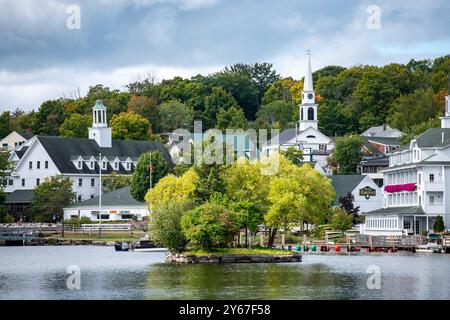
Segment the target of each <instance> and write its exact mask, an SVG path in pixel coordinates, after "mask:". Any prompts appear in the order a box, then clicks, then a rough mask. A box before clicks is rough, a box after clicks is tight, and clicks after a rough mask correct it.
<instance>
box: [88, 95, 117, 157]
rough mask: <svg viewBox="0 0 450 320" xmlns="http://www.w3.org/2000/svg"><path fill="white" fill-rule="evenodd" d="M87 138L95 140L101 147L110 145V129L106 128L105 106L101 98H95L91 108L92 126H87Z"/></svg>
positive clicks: (109, 146)
mask: <svg viewBox="0 0 450 320" xmlns="http://www.w3.org/2000/svg"><path fill="white" fill-rule="evenodd" d="M89 139H93V140H95V141H96V142H97V144H98V145H99V147H101V148H111V146H112V131H111V128H108V120H107V116H106V107H105V105H104V104H103V101H102V100H97V101H96V102H95V106H94V107H93V108H92V128H89Z"/></svg>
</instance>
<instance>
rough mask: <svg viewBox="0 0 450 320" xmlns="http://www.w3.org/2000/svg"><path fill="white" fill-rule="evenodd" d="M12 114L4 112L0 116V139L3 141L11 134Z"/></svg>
mask: <svg viewBox="0 0 450 320" xmlns="http://www.w3.org/2000/svg"><path fill="white" fill-rule="evenodd" d="M10 121H11V112H9V111H3V112H2V114H1V115H0V139H3V138H4V137H6V136H7V135H8V134H10V132H11V128H10Z"/></svg>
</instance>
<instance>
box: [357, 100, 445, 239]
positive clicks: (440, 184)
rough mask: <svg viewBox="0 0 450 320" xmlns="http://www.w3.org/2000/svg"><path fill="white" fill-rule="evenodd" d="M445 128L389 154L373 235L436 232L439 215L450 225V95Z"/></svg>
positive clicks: (372, 216) (369, 230)
mask: <svg viewBox="0 0 450 320" xmlns="http://www.w3.org/2000/svg"><path fill="white" fill-rule="evenodd" d="M445 101H446V103H445V116H444V117H442V118H441V128H433V129H428V130H427V131H425V132H424V133H423V134H421V135H420V136H418V137H417V138H416V139H414V140H412V141H411V143H410V144H409V145H408V146H406V147H405V148H403V149H400V150H398V151H396V152H394V153H391V154H390V155H389V167H388V168H386V169H385V170H383V171H382V173H383V175H384V185H385V186H384V192H383V196H384V199H383V208H382V209H380V210H375V211H372V212H369V213H368V214H367V216H366V223H365V231H364V233H366V234H372V235H402V234H420V233H421V232H422V230H426V231H432V229H433V225H434V222H435V220H436V217H437V216H438V215H440V216H442V217H443V218H444V224H445V226H446V228H448V227H449V226H450V97H449V96H447V97H446V98H445Z"/></svg>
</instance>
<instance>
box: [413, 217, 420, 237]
mask: <svg viewBox="0 0 450 320" xmlns="http://www.w3.org/2000/svg"><path fill="white" fill-rule="evenodd" d="M414 233H415V234H419V233H420V221H419V220H416V228H415V230H414Z"/></svg>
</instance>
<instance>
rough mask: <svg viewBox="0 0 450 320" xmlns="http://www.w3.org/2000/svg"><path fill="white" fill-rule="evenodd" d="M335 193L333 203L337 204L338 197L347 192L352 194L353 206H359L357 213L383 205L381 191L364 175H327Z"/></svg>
mask: <svg viewBox="0 0 450 320" xmlns="http://www.w3.org/2000/svg"><path fill="white" fill-rule="evenodd" d="M329 178H330V180H331V185H332V186H333V189H334V191H335V193H336V198H335V201H334V205H335V206H338V205H339V198H341V197H345V196H346V195H347V194H348V193H351V194H352V196H353V199H354V200H353V206H354V207H355V208H356V207H359V213H358V214H364V213H366V212H369V211H373V210H377V209H380V208H382V207H383V192H382V190H381V189H380V188H379V187H378V186H377V184H376V183H375V182H374V181H373V180H372V179H371V178H370V177H369V176H365V175H333V176H330V177H329Z"/></svg>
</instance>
